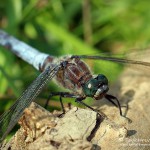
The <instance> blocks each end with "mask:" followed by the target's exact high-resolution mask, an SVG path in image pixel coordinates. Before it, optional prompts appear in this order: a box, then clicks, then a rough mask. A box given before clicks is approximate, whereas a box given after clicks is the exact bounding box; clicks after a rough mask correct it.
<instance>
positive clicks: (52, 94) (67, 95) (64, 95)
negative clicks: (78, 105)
mask: <svg viewBox="0 0 150 150" xmlns="http://www.w3.org/2000/svg"><path fill="white" fill-rule="evenodd" d="M53 96H59V97H60V98H59V100H60V104H61V108H62V111H63V114H65V108H64V105H63V102H62V97H66V98H76V96H75V95H74V94H72V93H69V92H53V93H50V95H49V96H48V99H47V101H46V104H45V107H44V108H47V106H48V103H49V101H50V98H51V97H53Z"/></svg>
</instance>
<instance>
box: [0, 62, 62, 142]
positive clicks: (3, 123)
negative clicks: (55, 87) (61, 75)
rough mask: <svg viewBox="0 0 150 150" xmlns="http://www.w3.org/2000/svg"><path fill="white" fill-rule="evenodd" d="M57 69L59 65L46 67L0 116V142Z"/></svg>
mask: <svg viewBox="0 0 150 150" xmlns="http://www.w3.org/2000/svg"><path fill="white" fill-rule="evenodd" d="M59 68H60V65H56V66H55V67H53V68H50V67H48V68H47V69H46V70H45V71H44V72H42V73H41V74H40V75H39V76H38V77H37V78H36V79H35V80H34V81H33V82H32V84H31V85H30V86H29V87H28V88H27V89H26V90H25V91H24V92H23V94H22V95H21V96H20V98H19V99H18V100H17V101H16V102H15V103H14V104H13V106H12V107H11V108H10V109H9V110H7V111H6V112H4V113H3V114H2V115H1V116H0V142H1V141H3V140H4V138H5V137H6V136H7V135H8V133H9V132H10V131H11V130H12V128H13V127H14V126H15V124H16V123H17V122H18V120H19V118H20V117H21V116H22V114H23V111H24V109H25V108H26V107H28V106H29V105H30V104H31V102H32V101H33V100H34V99H35V98H36V97H37V96H38V94H39V93H40V91H41V90H42V88H43V87H44V86H45V85H46V83H47V82H48V81H49V80H51V79H52V78H53V77H54V76H55V74H56V73H57V71H58V70H59Z"/></svg>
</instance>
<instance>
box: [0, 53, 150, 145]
mask: <svg viewBox="0 0 150 150" xmlns="http://www.w3.org/2000/svg"><path fill="white" fill-rule="evenodd" d="M82 59H92V60H107V61H112V62H118V63H123V64H132V65H140V66H146V67H150V63H149V62H143V61H136V60H131V59H125V58H116V57H107V56H88V55H72V56H64V57H61V58H60V59H56V58H55V57H53V56H48V57H47V59H46V61H45V62H48V63H45V65H44V67H42V66H39V67H40V70H41V71H42V73H41V74H40V75H39V76H38V77H37V78H36V79H35V80H34V81H33V82H32V83H31V85H30V86H29V87H28V88H27V89H26V90H25V91H24V92H23V93H22V95H21V96H20V97H19V98H18V99H17V100H16V102H15V103H14V104H13V105H12V106H11V107H10V108H9V109H8V110H7V111H6V112H4V113H3V114H2V115H1V116H0V142H2V141H3V140H4V139H5V138H6V136H7V135H8V134H9V132H10V131H11V130H12V128H13V127H14V126H15V124H16V123H17V122H18V120H19V118H20V117H21V116H22V114H23V112H24V109H25V108H27V107H29V105H30V104H31V102H32V101H33V100H34V99H35V98H36V97H37V96H38V94H39V93H40V92H41V90H42V89H43V87H44V86H45V85H46V84H47V83H48V82H49V81H51V80H52V79H53V78H55V80H56V81H57V83H58V84H59V85H62V86H63V87H64V88H66V89H69V90H70V91H72V92H71V93H69V92H55V93H52V94H51V95H50V96H49V98H50V97H51V96H60V103H61V106H62V111H63V113H65V109H64V106H63V103H62V97H69V98H70V97H71V98H74V99H75V102H77V103H80V104H82V105H84V106H86V107H88V108H89V109H91V110H93V111H96V112H97V113H98V111H97V110H95V109H94V108H92V107H91V106H89V105H87V104H86V103H84V102H83V100H85V99H86V98H87V97H91V98H93V99H95V100H100V99H102V98H103V97H104V98H105V99H106V100H108V101H109V102H111V103H112V104H113V105H115V106H116V107H118V108H119V113H120V115H121V116H123V114H122V110H121V106H120V103H119V100H118V99H117V97H115V96H113V95H110V94H108V91H109V85H108V79H107V77H106V76H105V75H103V74H98V75H96V76H94V75H93V74H92V72H91V71H90V69H89V67H88V65H87V64H86V63H85V62H84V61H83V60H82ZM47 102H48V101H47Z"/></svg>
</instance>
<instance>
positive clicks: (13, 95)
mask: <svg viewBox="0 0 150 150" xmlns="http://www.w3.org/2000/svg"><path fill="white" fill-rule="evenodd" d="M149 6H150V1H146V0H143V1H141V0H121V1H118V0H91V1H90V0H72V1H70V0H6V1H2V0H1V1H0V28H1V29H4V30H5V31H7V32H8V33H9V34H11V35H13V36H15V37H16V38H18V39H20V40H22V41H24V42H26V43H27V44H29V45H31V46H33V47H35V48H37V49H38V50H40V51H43V52H45V53H49V54H52V55H54V56H62V55H65V54H78V55H80V54H91V55H95V54H100V53H101V52H102V53H112V54H115V53H122V52H123V53H124V52H126V53H128V52H130V51H131V49H134V50H137V49H143V48H146V47H148V46H149V40H150V27H149V26H150V11H149ZM87 62H88V63H89V66H90V67H91V68H93V69H92V70H93V71H94V73H101V72H102V73H105V74H106V75H109V74H110V75H109V79H110V80H114V79H115V78H116V77H117V74H118V72H120V70H121V68H120V67H119V66H117V65H115V64H113V63H108V64H105V63H104V64H103V62H97V61H96V63H95V61H94V63H93V62H91V61H87ZM100 63H101V66H102V67H103V65H105V66H104V67H106V68H107V67H108V69H105V68H104V69H102V67H99V64H100ZM98 67H99V68H98ZM110 68H114V69H112V70H111V72H110ZM101 69H102V70H101ZM103 70H104V72H103ZM38 74H39V72H38V71H37V70H35V69H34V68H33V67H32V66H30V65H29V64H27V63H26V62H24V61H23V60H21V59H19V58H18V57H16V56H15V55H14V54H12V53H11V52H9V51H8V50H6V49H4V48H3V47H0V113H2V112H3V111H4V110H6V109H8V108H9V107H10V106H11V105H12V103H13V102H14V101H15V100H16V99H17V97H19V95H21V93H22V91H23V90H24V89H25V88H26V87H27V86H28V85H29V84H30V83H31V82H32V81H33V80H34V79H35V78H36V76H37V75H38ZM58 90H59V91H60V90H61V91H62V89H58V86H57V85H55V84H54V83H50V86H48V87H46V88H45V90H44V92H42V94H41V95H40V98H39V99H46V97H47V96H48V93H49V92H50V91H58ZM54 99H55V98H54ZM39 103H41V104H44V101H40V102H39ZM52 105H53V104H52ZM56 106H57V104H56Z"/></svg>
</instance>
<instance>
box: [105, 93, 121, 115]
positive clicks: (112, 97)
mask: <svg viewBox="0 0 150 150" xmlns="http://www.w3.org/2000/svg"><path fill="white" fill-rule="evenodd" d="M105 98H106V99H107V100H108V101H109V102H111V103H112V104H113V105H115V106H116V107H118V108H119V111H120V116H123V115H122V110H121V105H120V103H119V101H118V99H117V98H116V97H115V96H112V95H109V94H106V95H105ZM112 99H113V100H116V102H117V104H118V105H116V103H115V102H114V101H113V100H112Z"/></svg>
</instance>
